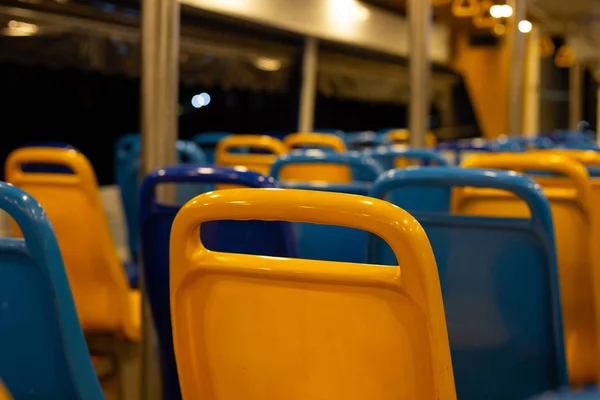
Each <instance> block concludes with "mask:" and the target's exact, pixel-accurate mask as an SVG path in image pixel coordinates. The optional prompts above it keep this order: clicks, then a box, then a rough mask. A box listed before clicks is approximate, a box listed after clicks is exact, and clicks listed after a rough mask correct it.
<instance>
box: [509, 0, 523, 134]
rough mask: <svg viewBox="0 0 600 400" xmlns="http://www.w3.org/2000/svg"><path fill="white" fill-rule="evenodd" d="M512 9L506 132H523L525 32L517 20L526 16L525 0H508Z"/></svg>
mask: <svg viewBox="0 0 600 400" xmlns="http://www.w3.org/2000/svg"><path fill="white" fill-rule="evenodd" d="M507 4H508V5H510V6H511V7H512V9H513V18H512V24H510V37H509V40H510V51H511V53H510V67H509V70H508V74H509V80H508V82H509V83H508V84H509V87H508V132H507V133H509V134H521V133H522V132H523V91H524V90H523V88H524V87H525V34H523V33H521V32H520V31H519V28H518V25H519V22H520V21H522V20H524V19H526V17H527V2H526V0H509V1H507Z"/></svg>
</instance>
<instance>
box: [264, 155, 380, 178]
mask: <svg viewBox="0 0 600 400" xmlns="http://www.w3.org/2000/svg"><path fill="white" fill-rule="evenodd" d="M291 164H340V165H347V166H349V167H350V168H351V169H352V178H353V181H354V182H374V181H375V179H377V177H378V176H379V175H381V173H382V172H383V169H382V168H381V165H380V164H379V163H378V162H377V161H376V160H375V159H373V158H372V157H365V156H363V155H362V154H361V153H360V152H357V151H350V152H346V153H336V152H335V151H331V149H330V151H322V150H315V149H312V150H308V151H306V150H294V151H292V152H291V153H288V154H284V155H281V156H279V157H278V158H277V160H275V162H274V163H273V165H272V166H271V176H272V177H274V178H275V180H279V172H280V171H281V169H282V168H283V167H285V166H286V165H291ZM358 178H360V179H358ZM359 186H360V185H359Z"/></svg>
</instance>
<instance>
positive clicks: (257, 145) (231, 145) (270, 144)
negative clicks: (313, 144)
mask: <svg viewBox="0 0 600 400" xmlns="http://www.w3.org/2000/svg"><path fill="white" fill-rule="evenodd" d="M241 147H242V148H243V147H246V148H249V149H257V150H264V151H267V152H269V154H239V153H233V152H232V150H234V149H239V148H241ZM287 152H288V148H287V147H286V146H285V145H284V144H283V142H282V141H281V140H279V139H275V138H273V137H270V136H266V135H231V136H228V137H226V138H224V139H222V140H221V141H220V142H219V143H218V144H217V152H216V156H215V160H216V164H217V165H219V166H222V167H245V168H247V169H248V170H250V171H254V172H257V173H259V174H263V175H269V171H270V170H271V165H272V164H273V163H274V162H275V160H276V159H277V157H278V156H280V155H282V154H285V153H287Z"/></svg>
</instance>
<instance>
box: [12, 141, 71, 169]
mask: <svg viewBox="0 0 600 400" xmlns="http://www.w3.org/2000/svg"><path fill="white" fill-rule="evenodd" d="M23 147H58V148H61V149H73V150H77V148H75V147H74V146H71V145H70V144H69V143H65V142H47V141H40V142H29V143H25V144H24V145H23ZM21 169H23V171H24V172H42V173H44V172H50V173H57V174H73V171H72V170H71V169H70V168H69V167H66V166H64V165H55V164H51V165H48V164H23V165H21Z"/></svg>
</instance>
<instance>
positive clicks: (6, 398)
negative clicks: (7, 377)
mask: <svg viewBox="0 0 600 400" xmlns="http://www.w3.org/2000/svg"><path fill="white" fill-rule="evenodd" d="M0 400H14V399H13V397H12V396H11V394H10V393H9V392H8V389H7V388H6V386H4V383H2V380H1V379H0Z"/></svg>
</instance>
